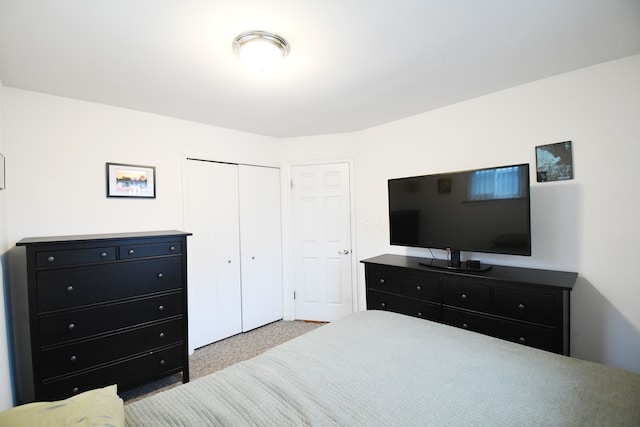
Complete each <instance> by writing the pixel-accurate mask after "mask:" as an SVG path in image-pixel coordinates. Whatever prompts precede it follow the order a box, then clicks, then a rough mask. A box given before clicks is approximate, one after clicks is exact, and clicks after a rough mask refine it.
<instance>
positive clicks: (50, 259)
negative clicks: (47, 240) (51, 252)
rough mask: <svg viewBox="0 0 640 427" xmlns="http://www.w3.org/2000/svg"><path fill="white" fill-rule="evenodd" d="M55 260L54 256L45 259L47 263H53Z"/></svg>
mask: <svg viewBox="0 0 640 427" xmlns="http://www.w3.org/2000/svg"><path fill="white" fill-rule="evenodd" d="M55 260H56V257H54V256H50V257H49V258H47V261H49V262H53V261H55Z"/></svg>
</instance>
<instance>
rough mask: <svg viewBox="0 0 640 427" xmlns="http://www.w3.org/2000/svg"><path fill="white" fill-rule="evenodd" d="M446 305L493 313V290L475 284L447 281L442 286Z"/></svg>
mask: <svg viewBox="0 0 640 427" xmlns="http://www.w3.org/2000/svg"><path fill="white" fill-rule="evenodd" d="M442 293H443V302H444V304H446V305H451V306H454V307H460V308H466V309H468V310H476V311H483V312H490V311H491V288H490V287H489V286H484V285H476V284H473V283H461V282H453V281H445V282H444V283H443V286H442Z"/></svg>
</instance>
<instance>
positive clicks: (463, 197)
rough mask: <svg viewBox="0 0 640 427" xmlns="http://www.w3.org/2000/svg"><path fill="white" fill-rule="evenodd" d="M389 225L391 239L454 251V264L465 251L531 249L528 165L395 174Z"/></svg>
mask: <svg viewBox="0 0 640 427" xmlns="http://www.w3.org/2000/svg"><path fill="white" fill-rule="evenodd" d="M389 231H390V243H391V244H392V245H400V246H412V247H420V248H432V249H444V250H447V251H449V254H450V260H449V263H448V267H450V268H463V267H462V264H461V263H460V251H468V252H483V253H494V254H510V255H531V213H530V197H529V165H528V164H517V165H508V166H497V167H492V168H486V169H475V170H468V171H457V172H449V173H440V174H433V175H422V176H414V177H407V178H396V179H390V180H389ZM470 265H472V266H473V267H471V266H470ZM470 265H467V267H464V268H469V269H475V268H479V267H478V264H477V263H473V264H470Z"/></svg>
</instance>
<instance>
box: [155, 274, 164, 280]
mask: <svg viewBox="0 0 640 427" xmlns="http://www.w3.org/2000/svg"><path fill="white" fill-rule="evenodd" d="M156 277H157V278H158V279H162V278H163V277H164V274H162V273H158V275H157V276H156Z"/></svg>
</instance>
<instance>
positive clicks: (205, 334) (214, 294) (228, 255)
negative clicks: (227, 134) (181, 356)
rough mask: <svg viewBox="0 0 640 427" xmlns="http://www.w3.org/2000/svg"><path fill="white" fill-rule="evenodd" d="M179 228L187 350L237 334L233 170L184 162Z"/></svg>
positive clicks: (237, 246) (239, 323)
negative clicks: (184, 260)
mask: <svg viewBox="0 0 640 427" xmlns="http://www.w3.org/2000/svg"><path fill="white" fill-rule="evenodd" d="M185 172H186V177H185V178H186V179H185V189H184V192H185V228H186V229H188V230H189V231H190V232H191V233H193V236H192V237H193V240H192V241H190V242H189V243H190V245H189V258H188V277H189V279H188V280H189V283H188V295H189V345H190V350H193V349H195V348H198V347H201V346H203V345H206V344H209V343H212V342H215V341H218V340H221V339H223V338H226V337H229V336H231V335H235V334H237V333H239V332H241V330H242V317H241V301H240V298H241V294H240V241H239V214H238V170H237V166H236V165H229V164H222V163H213V162H206V161H197V160H187V161H186V171H185Z"/></svg>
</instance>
